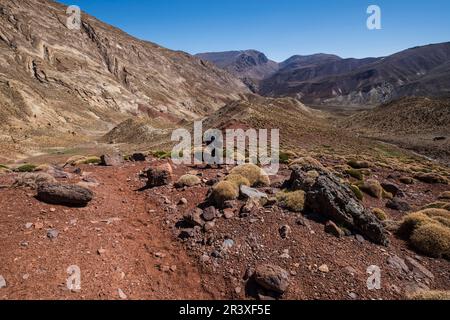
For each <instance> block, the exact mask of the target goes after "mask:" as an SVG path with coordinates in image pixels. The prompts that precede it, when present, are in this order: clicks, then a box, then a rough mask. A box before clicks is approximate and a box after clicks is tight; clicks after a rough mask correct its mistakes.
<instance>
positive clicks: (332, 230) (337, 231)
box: [325, 221, 345, 238]
mask: <svg viewBox="0 0 450 320" xmlns="http://www.w3.org/2000/svg"><path fill="white" fill-rule="evenodd" d="M325 232H326V233H329V234H332V235H334V236H335V237H337V238H341V237H343V236H345V233H344V231H342V229H341V228H339V227H338V226H337V225H336V224H335V223H334V222H333V221H328V222H327V223H326V224H325Z"/></svg>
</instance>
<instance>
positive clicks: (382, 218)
mask: <svg viewBox="0 0 450 320" xmlns="http://www.w3.org/2000/svg"><path fill="white" fill-rule="evenodd" d="M372 213H373V214H374V215H375V216H376V217H377V218H378V219H379V220H380V221H386V220H388V218H389V216H388V214H387V213H386V212H384V211H383V210H381V209H380V208H375V209H373V210H372Z"/></svg>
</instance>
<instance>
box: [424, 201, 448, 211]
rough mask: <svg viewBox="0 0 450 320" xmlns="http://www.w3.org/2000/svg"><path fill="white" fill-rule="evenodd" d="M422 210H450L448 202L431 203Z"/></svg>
mask: <svg viewBox="0 0 450 320" xmlns="http://www.w3.org/2000/svg"><path fill="white" fill-rule="evenodd" d="M424 209H445V210H450V203H449V202H440V201H438V202H432V203H430V204H427V205H425V206H423V207H422V210H424Z"/></svg>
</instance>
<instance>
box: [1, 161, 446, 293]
mask: <svg viewBox="0 0 450 320" xmlns="http://www.w3.org/2000/svg"><path fill="white" fill-rule="evenodd" d="M107 160H108V159H107ZM109 160H111V159H109ZM112 160H114V157H113V158H112ZM112 160H111V161H112ZM319 160H320V162H321V163H322V164H323V165H325V166H326V167H327V168H328V169H333V170H334V171H335V173H336V174H337V175H340V173H339V172H338V170H340V169H342V167H345V165H346V164H345V163H342V161H339V160H336V159H331V158H327V157H323V158H320V159H319ZM110 164H112V165H113V166H99V165H94V164H91V165H87V164H81V165H77V166H71V165H68V166H66V167H65V168H64V169H63V170H60V169H55V167H46V169H45V170H44V171H47V172H48V173H49V174H50V175H51V176H53V177H56V181H58V182H62V183H64V185H70V186H73V185H76V186H78V187H81V188H87V189H89V190H91V191H92V193H83V192H78V193H76V192H77V191H79V190H78V189H76V190H75V189H73V190H71V192H72V194H70V195H69V198H70V197H71V201H74V199H75V200H77V201H79V202H78V205H79V206H78V207H73V206H68V205H67V203H66V204H65V205H58V204H55V203H62V202H61V201H60V200H61V198H58V199H56V198H53V200H55V199H56V201H52V198H51V196H53V197H54V196H55V194H54V193H53V194H51V192H50V191H49V190H48V186H47V189H45V188H43V187H42V185H41V186H40V187H38V188H37V189H36V185H34V186H33V185H31V188H30V187H28V188H27V187H24V186H23V184H24V183H23V181H24V180H26V179H24V175H26V173H25V174H21V173H11V172H9V173H8V172H6V173H4V174H2V175H0V185H2V188H1V189H0V213H1V214H0V255H1V262H0V280H1V281H0V288H1V289H0V299H273V298H278V299H288V300H297V299H404V298H406V296H407V295H408V294H410V293H412V292H414V291H417V290H419V289H422V290H428V289H432V290H449V289H450V264H449V261H448V260H445V259H436V258H429V257H426V256H423V255H420V254H418V253H417V252H416V251H414V250H413V248H411V247H410V246H409V245H408V243H407V242H405V241H404V240H401V239H400V238H399V237H397V236H396V235H394V234H393V233H386V234H387V238H388V240H389V241H390V245H389V246H380V245H377V244H374V243H372V242H370V241H368V240H366V239H365V238H364V237H363V236H361V235H360V234H358V233H356V232H353V233H352V232H350V231H346V235H342V236H339V237H336V236H335V235H333V234H330V233H328V232H326V231H325V230H327V231H330V230H329V229H327V228H325V226H324V223H326V222H327V219H325V220H323V219H317V217H315V216H314V215H311V214H310V213H308V212H304V214H301V213H295V212H292V211H290V210H288V209H285V208H284V207H285V206H282V205H280V204H276V203H274V202H273V199H272V197H273V195H274V194H276V193H277V192H278V191H279V190H280V188H281V184H282V182H284V181H286V180H288V179H289V177H290V176H291V169H289V168H288V166H287V165H284V166H283V168H282V170H281V171H280V173H279V175H278V176H276V177H271V180H272V182H271V185H270V186H266V187H263V188H258V190H259V191H260V192H263V193H265V194H267V196H268V198H269V200H270V201H268V202H267V203H265V204H264V205H256V206H255V207H253V208H251V210H248V211H249V212H248V213H243V210H242V209H241V207H242V206H243V205H246V204H248V202H246V200H241V199H240V200H235V201H232V202H231V205H230V203H229V205H228V208H226V209H225V210H221V208H220V207H217V208H216V207H210V206H209V204H205V199H207V196H208V194H209V192H210V189H211V185H213V184H215V183H216V182H217V181H219V180H222V179H223V178H224V177H225V176H226V175H227V174H228V173H229V170H230V169H232V168H226V167H222V168H211V167H204V166H202V167H189V166H184V165H183V166H175V165H172V166H171V167H172V170H173V171H172V172H169V175H168V176H164V175H163V174H162V175H161V174H160V173H161V172H160V171H158V170H160V169H158V168H161V165H163V167H162V168H167V167H168V165H167V161H166V160H159V159H155V158H152V157H148V158H147V160H146V161H143V162H132V161H127V162H122V161H118V162H117V163H114V161H112V162H111V163H110ZM148 169H153V171H152V170H150V172H152V173H151V174H149V173H146V172H147V170H148ZM168 171H170V169H168ZM39 174H42V171H41V172H40V173H39ZM186 174H190V175H191V176H196V177H198V179H199V180H198V181H196V182H195V183H192V184H191V185H192V186H178V188H176V187H175V186H174V182H176V181H178V179H179V178H180V177H181V176H183V175H186ZM333 174H334V173H333ZM344 178H345V179H349V180H350V181H352V182H354V181H353V178H349V177H344ZM370 178H372V179H377V180H378V181H381V182H385V185H386V183H391V184H393V185H395V186H398V187H399V189H400V194H401V197H402V201H403V202H407V203H408V205H409V206H410V208H408V210H406V211H405V212H401V211H398V210H392V209H389V208H386V207H385V205H386V203H387V201H388V200H387V199H382V198H380V199H378V198H374V197H371V196H368V195H366V196H365V197H364V200H363V204H364V207H365V208H367V209H368V210H370V209H372V208H382V209H383V210H384V211H385V212H386V214H387V215H388V216H389V219H390V220H393V221H401V220H402V219H403V217H404V216H405V215H406V214H407V212H413V211H417V210H418V209H420V208H421V207H422V206H424V205H426V204H429V203H431V202H434V201H436V199H437V197H438V196H439V194H441V193H442V192H444V191H448V190H449V187H448V184H443V183H433V184H429V183H424V182H420V181H418V180H416V181H415V183H414V184H413V185H407V184H402V183H401V182H399V181H398V178H399V174H398V173H397V171H393V170H392V169H389V168H385V167H380V166H377V165H372V166H371V168H370ZM47 179H49V178H48V176H47ZM52 179H53V178H52ZM18 181H19V182H21V185H22V186H19V185H18ZM26 181H28V182H30V181H31V182H32V184H33V182H36V178H32V179H31V180H30V179H28V180H26ZM40 182H42V181H40ZM40 182H39V181H38V184H39V183H40ZM13 183H16V186H15V187H9V186H11V185H12V184H13ZM51 183H53V184H54V183H55V180H52V181H51ZM149 183H152V184H153V185H160V186H156V187H152V188H150V187H151V185H149ZM166 183H167V184H166ZM355 183H356V182H355ZM19 184H20V183H19ZM78 187H77V188H78ZM44 189H45V190H44ZM252 191H254V190H253V189H252ZM45 192H47V194H48V193H50V198H46V199H45V198H44V197H43V194H44V193H45ZM65 196H67V193H66V194H65ZM91 198H92V200H91ZM42 200H46V202H49V203H50V204H48V203H46V202H43V201H42ZM83 201H85V202H86V203H87V205H86V206H84V203H83ZM52 203H53V204H52ZM72 204H73V202H72ZM198 207H201V208H202V209H199V208H198ZM193 210H194V211H193ZM195 210H197V211H195ZM192 212H197V213H198V216H195V215H194V219H191V218H192V216H193V215H192ZM336 227H337V226H336ZM337 228H338V229H339V227H337ZM342 230H345V229H344V228H342ZM338 235H339V234H338ZM73 265H76V266H78V267H79V268H80V270H81V290H76V291H70V290H68V289H67V286H66V280H67V278H68V277H69V274H68V273H67V269H68V267H70V266H73ZM373 265H375V266H378V267H379V268H380V269H381V288H380V289H379V290H369V289H368V287H367V280H368V278H369V276H370V274H368V273H367V270H368V268H369V267H370V266H373Z"/></svg>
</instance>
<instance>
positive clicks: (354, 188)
mask: <svg viewBox="0 0 450 320" xmlns="http://www.w3.org/2000/svg"><path fill="white" fill-rule="evenodd" d="M350 189H352V191H353V193H354V194H355V196H356V198H358V200H360V201H362V200H364V194H363V193H362V191H361V189H359V187H358V186H355V185H354V184H352V185H351V186H350Z"/></svg>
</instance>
